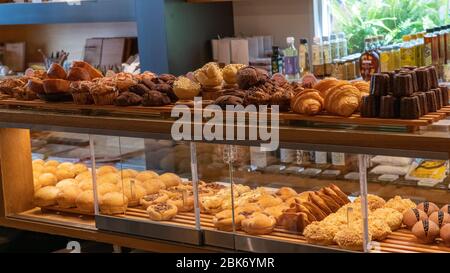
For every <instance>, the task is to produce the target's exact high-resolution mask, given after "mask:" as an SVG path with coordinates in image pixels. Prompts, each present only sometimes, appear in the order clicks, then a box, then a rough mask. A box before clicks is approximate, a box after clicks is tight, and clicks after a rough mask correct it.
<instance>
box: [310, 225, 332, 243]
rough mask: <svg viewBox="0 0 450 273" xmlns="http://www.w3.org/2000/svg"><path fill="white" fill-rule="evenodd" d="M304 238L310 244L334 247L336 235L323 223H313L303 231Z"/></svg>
mask: <svg viewBox="0 0 450 273" xmlns="http://www.w3.org/2000/svg"><path fill="white" fill-rule="evenodd" d="M303 236H305V238H306V241H307V242H308V243H310V244H315V245H323V246H327V245H333V244H334V240H333V239H334V235H333V233H332V232H331V231H330V230H329V229H328V228H327V226H326V225H325V224H323V223H322V222H313V223H311V224H310V225H308V226H307V227H306V228H305V229H304V230H303Z"/></svg>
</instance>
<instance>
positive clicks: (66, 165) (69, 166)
mask: <svg viewBox="0 0 450 273" xmlns="http://www.w3.org/2000/svg"><path fill="white" fill-rule="evenodd" d="M73 167H74V164H73V163H72V162H63V163H61V164H59V165H58V166H57V167H56V168H57V169H64V170H73Z"/></svg>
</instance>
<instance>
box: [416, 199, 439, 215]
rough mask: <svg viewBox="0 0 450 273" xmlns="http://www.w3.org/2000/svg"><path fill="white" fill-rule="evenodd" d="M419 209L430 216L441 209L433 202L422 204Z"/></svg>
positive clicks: (418, 206)
mask: <svg viewBox="0 0 450 273" xmlns="http://www.w3.org/2000/svg"><path fill="white" fill-rule="evenodd" d="M417 208H418V209H420V210H421V211H423V212H425V213H426V214H427V215H428V216H430V215H431V214H432V213H433V212H435V211H438V210H439V207H438V206H436V204H435V203H432V202H428V201H425V202H422V203H420V204H419V205H417Z"/></svg>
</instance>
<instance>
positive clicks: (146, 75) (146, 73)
mask: <svg viewBox="0 0 450 273" xmlns="http://www.w3.org/2000/svg"><path fill="white" fill-rule="evenodd" d="M133 77H134V79H135V80H137V81H138V82H139V83H141V82H142V81H144V79H147V80H152V79H154V78H156V74H155V73H153V72H150V71H144V72H143V73H141V74H138V75H133Z"/></svg>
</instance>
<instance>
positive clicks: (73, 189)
mask: <svg viewBox="0 0 450 273" xmlns="http://www.w3.org/2000/svg"><path fill="white" fill-rule="evenodd" d="M81 192H82V190H81V189H80V188H79V187H78V186H76V185H74V186H66V187H64V188H62V189H60V191H59V193H58V196H57V197H56V201H57V202H58V206H59V207H60V208H64V209H68V208H74V207H76V206H77V204H76V202H75V201H76V200H77V197H78V195H79V194H80V193H81Z"/></svg>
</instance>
